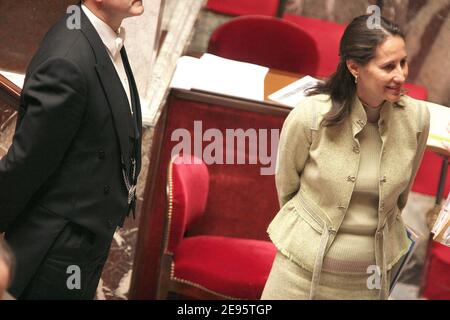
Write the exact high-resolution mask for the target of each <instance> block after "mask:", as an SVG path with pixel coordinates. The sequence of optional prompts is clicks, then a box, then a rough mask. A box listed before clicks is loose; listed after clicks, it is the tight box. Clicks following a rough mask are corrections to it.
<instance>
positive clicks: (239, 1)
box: [206, 0, 279, 17]
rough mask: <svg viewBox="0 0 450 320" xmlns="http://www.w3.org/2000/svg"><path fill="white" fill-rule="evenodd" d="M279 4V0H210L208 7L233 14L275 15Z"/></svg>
mask: <svg viewBox="0 0 450 320" xmlns="http://www.w3.org/2000/svg"><path fill="white" fill-rule="evenodd" d="M278 6H279V0H208V3H207V4H206V9H208V10H211V11H214V12H218V13H223V14H228V15H231V16H243V15H249V14H260V15H266V16H272V17H275V16H276V15H277V11H278Z"/></svg>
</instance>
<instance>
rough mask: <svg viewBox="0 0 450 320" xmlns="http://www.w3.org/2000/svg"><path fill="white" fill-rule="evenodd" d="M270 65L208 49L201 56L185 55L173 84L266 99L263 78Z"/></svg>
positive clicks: (175, 86)
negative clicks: (262, 64)
mask: <svg viewBox="0 0 450 320" xmlns="http://www.w3.org/2000/svg"><path fill="white" fill-rule="evenodd" d="M268 71H269V68H267V67H262V66H259V65H255V64H251V63H246V62H240V61H235V60H230V59H225V58H221V57H218V56H215V55H212V54H209V53H205V54H204V55H203V56H202V57H201V58H200V59H198V58H193V57H189V56H183V57H181V58H180V59H178V62H177V68H176V70H175V74H174V76H173V78H172V82H171V84H170V87H171V88H179V89H186V90H191V89H194V90H201V91H207V92H212V93H218V94H223V95H228V96H233V97H240V98H245V99H251V100H257V101H264V79H265V77H266V74H267V72H268Z"/></svg>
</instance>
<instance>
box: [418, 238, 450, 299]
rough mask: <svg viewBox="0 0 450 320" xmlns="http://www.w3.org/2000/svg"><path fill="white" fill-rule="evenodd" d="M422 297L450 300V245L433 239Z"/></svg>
mask: <svg viewBox="0 0 450 320" xmlns="http://www.w3.org/2000/svg"><path fill="white" fill-rule="evenodd" d="M423 297H424V298H426V299H430V300H450V247H447V246H444V245H442V244H440V243H438V242H435V241H433V243H432V245H431V249H430V253H429V260H428V268H427V270H426V279H425V287H424V290H423Z"/></svg>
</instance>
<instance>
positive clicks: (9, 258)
mask: <svg viewBox="0 0 450 320" xmlns="http://www.w3.org/2000/svg"><path fill="white" fill-rule="evenodd" d="M0 261H3V262H4V263H5V264H6V266H7V267H8V269H9V283H11V281H12V279H13V277H14V269H15V264H16V260H15V258H14V254H13V252H12V251H11V248H10V247H9V245H8V244H7V243H6V242H5V241H4V240H3V239H0Z"/></svg>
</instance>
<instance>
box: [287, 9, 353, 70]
mask: <svg viewBox="0 0 450 320" xmlns="http://www.w3.org/2000/svg"><path fill="white" fill-rule="evenodd" d="M283 19H284V20H285V21H289V22H292V23H294V24H295V25H296V26H297V27H299V28H300V29H302V30H303V31H304V32H305V33H306V34H308V35H309V36H310V37H311V38H312V39H313V41H314V42H315V45H316V47H317V51H318V65H317V72H316V73H315V74H314V75H316V76H319V77H328V76H330V75H331V74H333V73H334V72H335V71H336V67H337V65H338V64H339V43H340V41H341V38H342V35H343V34H344V31H345V28H346V25H344V24H339V23H334V22H329V21H324V20H319V19H313V18H307V17H303V16H296V15H289V14H285V15H284V16H283Z"/></svg>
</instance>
